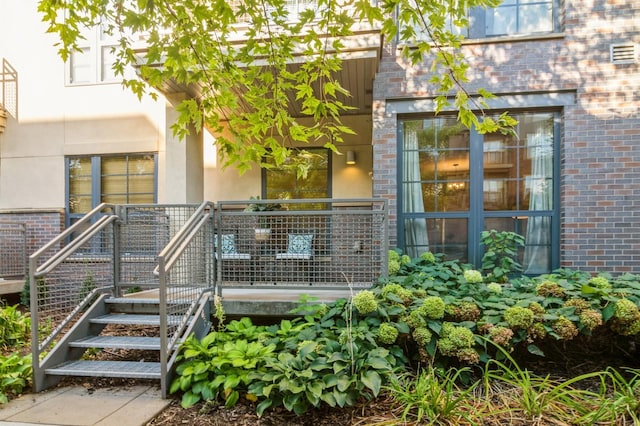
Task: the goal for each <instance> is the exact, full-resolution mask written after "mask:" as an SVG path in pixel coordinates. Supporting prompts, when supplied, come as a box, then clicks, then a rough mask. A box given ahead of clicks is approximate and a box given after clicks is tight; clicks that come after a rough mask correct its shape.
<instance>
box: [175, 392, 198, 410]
mask: <svg viewBox="0 0 640 426" xmlns="http://www.w3.org/2000/svg"><path fill="white" fill-rule="evenodd" d="M198 401H200V395H197V394H194V393H193V392H191V391H187V392H185V393H184V394H183V395H182V401H181V402H180V405H182V408H189V407H193V406H194V405H195V404H196V403H198Z"/></svg>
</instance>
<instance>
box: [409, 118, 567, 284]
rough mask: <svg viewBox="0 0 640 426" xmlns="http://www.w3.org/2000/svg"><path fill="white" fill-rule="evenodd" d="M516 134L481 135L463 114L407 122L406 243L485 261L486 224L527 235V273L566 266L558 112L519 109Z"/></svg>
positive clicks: (415, 251)
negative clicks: (461, 118) (561, 223)
mask: <svg viewBox="0 0 640 426" xmlns="http://www.w3.org/2000/svg"><path fill="white" fill-rule="evenodd" d="M512 115H514V117H515V118H516V119H517V120H518V121H519V124H518V128H517V131H516V134H515V135H504V134H502V133H488V134H484V135H482V134H479V133H478V132H476V131H475V130H474V129H471V130H470V129H467V128H466V127H464V126H463V125H462V124H460V123H459V122H457V120H456V118H455V116H451V117H446V116H443V117H438V118H436V117H427V118H407V119H403V120H401V121H400V123H399V141H401V143H400V144H399V158H400V159H401V161H400V162H399V167H398V172H399V176H398V180H399V182H401V185H400V188H399V206H400V208H401V214H400V220H399V221H398V228H399V229H398V239H399V245H400V246H401V247H403V248H404V249H405V251H406V252H407V253H408V254H409V255H411V256H413V257H415V256H418V255H419V254H420V253H422V252H425V251H431V252H433V253H444V255H445V256H446V257H447V258H449V259H458V260H461V261H463V262H469V263H472V264H474V265H476V266H477V267H479V266H480V264H481V258H482V254H483V253H482V248H481V244H480V236H481V233H482V231H484V230H491V229H495V230H498V231H511V232H516V233H518V234H520V235H522V236H524V237H525V247H524V248H523V250H522V251H521V253H520V261H521V263H522V265H523V267H524V271H525V273H528V274H541V273H546V272H550V271H551V270H552V269H554V268H557V267H558V263H559V255H558V247H559V237H558V234H559V231H558V219H559V213H558V200H559V196H558V178H557V176H558V167H559V163H558V156H557V139H558V129H557V128H558V125H559V124H558V120H559V117H558V113H556V112H528V113H520V114H512Z"/></svg>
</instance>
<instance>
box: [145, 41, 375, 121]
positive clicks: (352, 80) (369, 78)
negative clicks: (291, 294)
mask: <svg viewBox="0 0 640 426" xmlns="http://www.w3.org/2000/svg"><path fill="white" fill-rule="evenodd" d="M341 41H342V43H343V45H344V46H345V48H344V49H343V51H341V52H340V53H339V56H340V58H341V59H342V69H341V70H340V71H339V72H338V73H337V74H336V78H337V80H338V81H339V82H340V84H341V85H342V87H344V88H345V89H347V90H348V91H349V93H350V94H351V96H350V97H347V96H343V95H339V96H338V100H339V101H341V102H343V103H344V104H345V105H348V106H350V107H353V108H354V109H352V110H349V111H345V112H344V113H343V114H342V115H360V114H371V112H372V102H373V81H374V78H375V75H376V72H377V70H378V64H379V60H380V54H381V46H382V39H381V35H380V32H379V31H378V30H366V31H360V32H356V33H354V35H352V36H349V37H345V38H343V39H341ZM327 53H329V54H332V52H327ZM140 55H141V56H143V55H144V51H141V52H140ZM304 61H305V58H304V57H303V56H302V55H299V56H296V57H295V58H294V60H293V61H292V62H291V63H290V64H289V65H288V67H289V70H290V71H293V72H295V71H297V70H298V69H300V67H301V65H302V64H303V63H304ZM261 62H262V61H261V60H260V59H257V60H256V62H255V63H256V64H258V65H259V64H260V63H261ZM159 66H161V65H159ZM159 90H160V91H161V92H162V93H163V94H164V95H165V96H168V97H171V96H173V95H178V94H186V95H187V96H189V97H193V98H198V97H199V96H200V94H201V93H202V86H198V85H195V84H190V85H185V84H182V83H179V82H176V81H174V80H166V81H164V82H163V84H162V86H161V87H160V88H159ZM314 90H315V92H316V93H319V87H318V86H316V87H314ZM300 106H301V105H300V103H299V102H298V101H297V100H296V99H295V92H291V93H289V113H290V114H291V115H292V116H293V117H302V116H303V114H302V112H301V109H300Z"/></svg>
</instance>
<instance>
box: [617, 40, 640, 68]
mask: <svg viewBox="0 0 640 426" xmlns="http://www.w3.org/2000/svg"><path fill="white" fill-rule="evenodd" d="M610 51H611V63H612V64H633V63H636V62H638V51H640V49H638V45H637V44H634V43H627V44H612V45H611V46H610Z"/></svg>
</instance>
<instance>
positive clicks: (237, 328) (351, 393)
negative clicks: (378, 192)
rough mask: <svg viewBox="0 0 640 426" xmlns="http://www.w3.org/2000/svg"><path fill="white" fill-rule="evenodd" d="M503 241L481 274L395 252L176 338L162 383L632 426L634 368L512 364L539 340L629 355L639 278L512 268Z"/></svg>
mask: <svg viewBox="0 0 640 426" xmlns="http://www.w3.org/2000/svg"><path fill="white" fill-rule="evenodd" d="M488 237H489V236H488ZM499 237H500V238H492V240H493V241H497V242H499V243H500V245H501V247H502V249H501V251H500V250H491V248H492V247H489V250H487V253H489V254H490V256H492V257H490V256H487V257H486V258H485V259H483V270H482V271H478V270H474V269H472V268H471V267H470V266H469V265H465V264H461V263H460V262H457V261H448V260H444V259H443V258H442V257H441V256H439V255H434V254H432V253H424V254H422V255H421V256H420V257H418V258H414V259H412V258H410V257H409V256H406V255H404V254H402V252H401V251H399V250H394V251H391V252H390V257H389V275H388V277H386V278H384V279H381V280H380V281H379V283H378V284H377V285H376V286H374V287H373V288H371V289H369V290H364V291H360V292H358V293H356V294H354V296H353V297H352V298H350V299H349V300H339V301H337V302H335V303H332V304H328V305H325V304H313V303H310V302H309V301H308V300H307V301H306V302H305V303H303V304H301V306H300V308H299V312H302V313H304V314H305V315H303V316H300V317H298V318H294V319H288V320H283V321H281V322H280V323H278V324H273V325H264V326H257V325H254V324H252V323H251V321H250V320H249V319H248V318H244V319H242V320H241V321H232V322H231V323H229V324H227V325H221V327H220V329H219V330H217V331H216V332H214V333H212V334H211V335H210V336H208V337H207V338H205V339H204V340H203V341H200V342H198V341H196V340H190V341H188V342H187V343H186V344H185V346H184V348H183V351H182V353H181V361H180V366H179V367H178V377H177V378H176V380H175V381H174V383H173V386H172V388H171V391H173V392H178V391H181V392H182V404H183V406H184V407H189V406H192V405H194V404H196V403H198V402H199V401H209V402H213V403H215V401H222V402H223V403H224V404H226V406H227V407H233V406H234V405H235V404H236V403H238V402H239V401H245V402H249V403H251V404H254V406H255V410H256V412H257V414H258V415H259V416H260V415H265V414H268V413H269V412H270V411H273V410H275V409H281V410H286V411H289V412H292V413H294V414H296V415H301V414H303V413H307V412H309V411H312V410H316V409H318V407H326V406H329V407H336V409H338V408H343V407H350V406H354V405H357V404H366V403H367V401H369V402H370V401H373V400H376V398H377V399H379V398H380V396H381V395H384V396H385V397H388V398H390V401H392V403H391V406H395V407H397V410H396V411H394V412H395V413H396V414H395V418H396V420H398V421H399V422H404V421H406V422H418V423H420V424H423V423H426V424H481V423H483V422H484V424H490V422H489V423H487V419H488V418H489V419H490V418H496V419H501V420H504V419H505V418H506V417H508V418H511V419H512V420H513V422H515V423H518V422H523V423H522V424H534V423H535V422H538V423H537V424H544V423H541V421H542V419H543V418H544V419H547V420H549V421H552V422H556V423H562V422H564V423H565V424H598V423H601V424H612V423H613V424H615V423H616V422H620V421H628V422H632V421H636V420H637V418H638V415H639V408H638V403H637V401H638V400H639V398H640V380H639V379H638V377H639V374H640V370H638V369H634V368H627V369H613V368H606V367H605V368H603V369H600V370H597V371H588V372H584V373H582V374H578V375H576V376H575V377H571V378H562V377H560V376H559V375H558V376H553V375H544V376H540V377H539V376H536V375H535V374H534V373H533V372H531V371H530V370H528V369H527V368H524V367H520V366H519V365H520V363H521V362H523V361H524V360H525V359H529V360H530V359H540V360H543V359H544V357H545V355H546V351H547V349H548V348H553V347H557V346H558V345H565V344H567V343H568V342H572V341H580V342H585V341H588V340H589V339H595V338H598V339H599V340H602V339H603V338H604V339H605V340H608V341H609V342H610V344H612V345H613V344H616V345H620V346H619V349H620V351H622V352H624V353H634V351H635V344H636V343H637V340H638V337H637V336H638V334H639V333H640V310H639V309H638V305H639V302H640V277H639V276H636V275H631V274H625V275H621V276H618V277H612V276H609V275H607V274H604V273H603V274H599V275H597V276H592V275H591V274H587V273H583V272H580V271H573V270H567V269H560V270H557V271H554V272H553V273H551V274H545V275H541V276H538V277H526V276H517V275H514V273H517V272H518V271H519V265H517V262H516V261H514V257H513V256H512V253H515V252H514V251H513V250H514V249H513V248H514V247H515V250H517V246H518V244H519V242H518V240H517V239H514V238H511V237H510V236H506V237H505V236H499ZM487 243H488V244H491V241H490V240H489V239H487ZM506 258H508V259H510V260H508V261H505V260H504V259H506ZM238 346H240V347H238ZM585 350H586V349H585ZM630 367H637V363H636V365H631V366H630ZM425 395H431V397H426V396H425ZM505 416H506V417H505ZM483 419H484V420H483ZM621 419H622V420H621ZM516 420H517V421H516ZM498 423H499V422H498ZM498 423H497V424H498ZM389 424H393V423H389ZM621 424H622V423H621Z"/></svg>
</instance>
